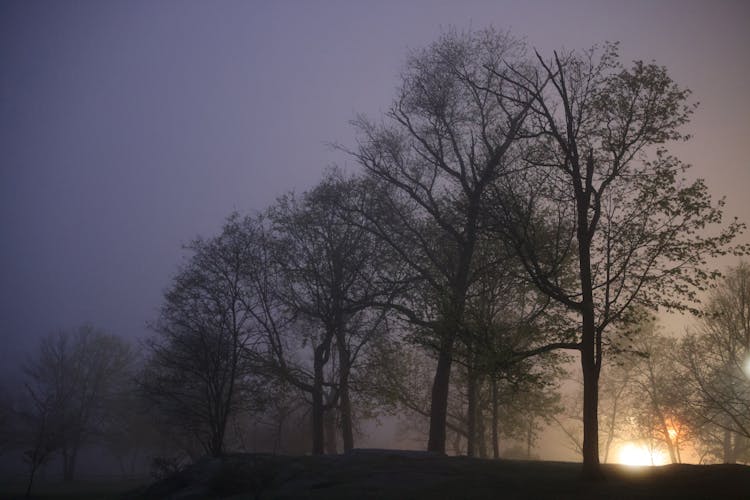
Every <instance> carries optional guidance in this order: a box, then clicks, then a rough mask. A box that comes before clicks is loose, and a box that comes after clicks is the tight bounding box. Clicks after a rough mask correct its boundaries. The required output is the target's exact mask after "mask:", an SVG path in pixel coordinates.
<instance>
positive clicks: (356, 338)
mask: <svg viewBox="0 0 750 500" xmlns="http://www.w3.org/2000/svg"><path fill="white" fill-rule="evenodd" d="M356 182H357V181H355V180H352V179H345V178H344V177H343V175H341V174H340V173H337V172H331V173H330V174H329V175H328V176H327V177H326V178H325V179H324V180H323V181H322V182H321V183H320V184H319V185H318V186H316V187H315V188H314V189H312V190H310V191H309V192H306V193H305V194H304V195H302V196H301V197H297V196H294V195H293V194H288V195H286V196H284V197H282V198H280V199H279V200H278V202H277V203H276V204H275V205H274V206H272V207H271V208H270V209H269V210H268V213H267V219H266V220H265V221H261V220H257V219H256V220H251V219H248V221H247V227H248V231H252V232H253V233H254V234H256V240H257V242H258V246H257V247H256V254H255V256H254V260H253V264H252V265H251V266H250V267H249V268H248V269H250V270H249V273H248V275H247V277H246V278H247V283H248V289H249V290H251V293H252V295H253V301H254V305H253V307H252V308H251V309H252V311H253V315H254V318H255V321H256V323H257V325H258V329H259V332H260V337H259V338H260V339H261V340H260V342H261V343H262V345H263V346H264V351H263V352H264V353H265V357H264V360H263V362H264V363H265V364H266V365H267V367H268V369H269V370H270V372H271V373H273V374H274V375H275V376H277V377H279V378H280V379H281V380H283V381H284V382H285V383H288V384H290V385H292V386H293V387H295V388H296V389H297V390H300V391H302V392H303V393H304V394H308V395H309V396H310V398H311V400H312V401H311V409H312V426H313V429H312V431H313V432H312V438H313V446H312V451H313V453H316V454H318V453H323V452H324V451H325V446H324V444H325V437H326V434H327V437H328V441H329V444H331V442H332V439H333V438H334V437H335V434H334V431H333V429H335V420H334V418H335V416H334V415H333V411H334V410H335V409H338V411H339V417H340V419H339V420H340V424H341V431H342V437H343V445H344V450H347V451H348V450H350V449H352V448H353V446H354V412H355V409H354V408H353V397H352V376H353V375H355V373H356V371H357V370H358V364H359V360H360V357H361V356H362V355H363V353H365V352H366V351H367V349H368V346H369V344H370V343H371V341H372V340H373V338H375V337H377V336H380V335H383V334H384V332H385V330H384V321H385V318H386V310H385V309H384V308H383V307H382V304H384V303H387V302H388V301H389V299H390V295H391V294H392V293H393V292H392V284H391V282H390V281H389V280H385V279H383V275H384V274H386V273H387V272H388V268H389V266H390V264H389V262H388V261H387V259H385V258H384V254H383V252H381V244H380V242H379V241H377V240H376V239H375V238H374V237H373V235H372V233H371V232H370V231H368V230H366V229H365V228H364V227H363V226H362V220H357V218H356V216H354V215H353V211H351V210H348V209H347V208H345V207H346V206H347V205H349V204H355V205H357V204H360V203H366V198H365V197H361V196H360V194H362V193H361V191H358V190H357V189H355V183H356ZM358 208H362V207H361V206H358ZM360 219H361V218H360ZM309 350H312V353H311V363H310V362H309V361H308V360H307V359H305V358H304V353H306V352H309ZM326 424H328V425H327V426H326ZM326 427H328V431H327V432H326ZM329 451H333V447H332V446H331V447H329Z"/></svg>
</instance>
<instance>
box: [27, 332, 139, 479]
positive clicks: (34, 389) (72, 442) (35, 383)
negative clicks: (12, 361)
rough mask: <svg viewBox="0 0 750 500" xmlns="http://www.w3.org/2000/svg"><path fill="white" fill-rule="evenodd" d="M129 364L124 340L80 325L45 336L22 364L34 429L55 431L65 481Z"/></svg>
mask: <svg viewBox="0 0 750 500" xmlns="http://www.w3.org/2000/svg"><path fill="white" fill-rule="evenodd" d="M133 359H134V354H133V351H132V349H131V347H130V345H128V344H127V343H126V342H125V341H123V340H122V339H120V338H119V337H116V336H114V335H110V334H107V333H104V332H103V331H101V330H97V329H95V328H94V327H92V326H90V325H85V326H82V327H81V328H79V329H78V330H77V331H76V332H75V333H69V332H64V331H61V332H59V333H58V334H56V335H51V336H49V337H46V338H45V339H43V340H42V342H41V344H40V348H39V352H38V353H37V355H36V356H35V357H32V358H31V359H30V360H29V361H28V362H27V363H26V366H25V369H24V371H25V373H26V376H27V380H28V382H27V386H28V387H29V391H30V393H31V394H33V399H34V401H36V405H37V407H38V410H39V411H38V412H37V413H38V414H39V415H40V417H39V418H40V419H41V420H40V422H41V423H40V424H39V426H40V427H39V428H43V429H45V430H44V434H49V429H50V427H51V428H53V429H54V432H53V433H52V434H53V435H54V436H55V442H56V445H57V447H58V448H59V450H60V453H61V454H62V457H63V478H64V479H65V480H72V479H73V478H74V475H75V466H76V459H77V457H78V452H79V450H80V448H81V446H82V445H84V444H86V443H87V442H88V441H90V440H91V439H92V438H94V437H98V434H99V432H100V431H101V429H102V423H103V421H104V420H105V419H106V412H107V402H108V401H109V400H111V398H112V397H113V396H114V395H115V393H116V391H117V390H118V389H119V388H120V387H121V384H122V382H123V380H124V379H125V376H126V374H127V373H128V368H129V366H130V364H131V363H132V362H133ZM42 424H43V425H42ZM35 439H36V438H35ZM45 439H46V438H45ZM35 448H38V447H37V446H35ZM41 449H44V446H43V447H42V448H41Z"/></svg>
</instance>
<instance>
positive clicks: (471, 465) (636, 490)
mask: <svg viewBox="0 0 750 500" xmlns="http://www.w3.org/2000/svg"><path fill="white" fill-rule="evenodd" d="M580 468H581V466H580V464H575V463H563V462H525V461H517V460H481V459H473V458H466V457H444V456H439V455H434V454H429V453H422V452H399V451H387V450H360V451H355V452H354V453H351V454H347V455H334V456H320V457H309V456H306V457H280V456H271V455H250V454H247V455H231V456H228V457H225V458H223V459H205V460H203V461H201V462H199V463H197V464H195V465H194V466H192V467H190V468H188V469H186V470H185V471H183V472H182V473H180V474H178V475H176V476H173V477H170V478H168V479H166V480H164V481H161V482H159V483H156V484H153V485H151V486H150V487H148V488H146V489H144V490H141V491H139V492H137V493H136V494H133V495H132V496H130V498H141V499H162V498H174V499H178V498H179V499H187V498H191V499H192V498H236V499H240V498H255V499H271V498H273V499H345V498H354V499H357V500H365V499H490V498H492V499H495V498H503V499H513V498H534V499H543V498H555V499H574V498H576V499H577V498H584V499H587V498H618V499H626V498H637V499H643V498H673V499H686V498H694V499H698V498H705V499H715V498H738V499H739V498H745V499H747V498H750V467H747V466H743V465H700V466H699V465H667V466H662V467H628V466H622V465H605V466H604V472H605V474H606V480H605V481H603V482H599V483H588V482H585V481H582V480H581V479H580V477H579V475H580Z"/></svg>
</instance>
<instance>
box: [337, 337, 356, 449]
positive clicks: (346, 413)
mask: <svg viewBox="0 0 750 500" xmlns="http://www.w3.org/2000/svg"><path fill="white" fill-rule="evenodd" d="M337 344H338V348H339V349H338V350H339V412H340V417H341V437H342V439H343V441H344V452H349V451H351V450H352V449H353V448H354V425H353V423H352V402H351V398H350V397H349V370H350V368H351V359H350V355H349V350H348V349H347V346H346V339H345V338H344V336H343V335H340V336H339V338H338V339H337Z"/></svg>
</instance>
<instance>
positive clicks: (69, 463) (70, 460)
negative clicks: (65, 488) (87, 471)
mask: <svg viewBox="0 0 750 500" xmlns="http://www.w3.org/2000/svg"><path fill="white" fill-rule="evenodd" d="M77 455H78V447H77V446H74V447H73V448H72V449H71V450H67V449H65V450H64V451H63V481H72V480H73V479H75V470H76V456H77Z"/></svg>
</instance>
